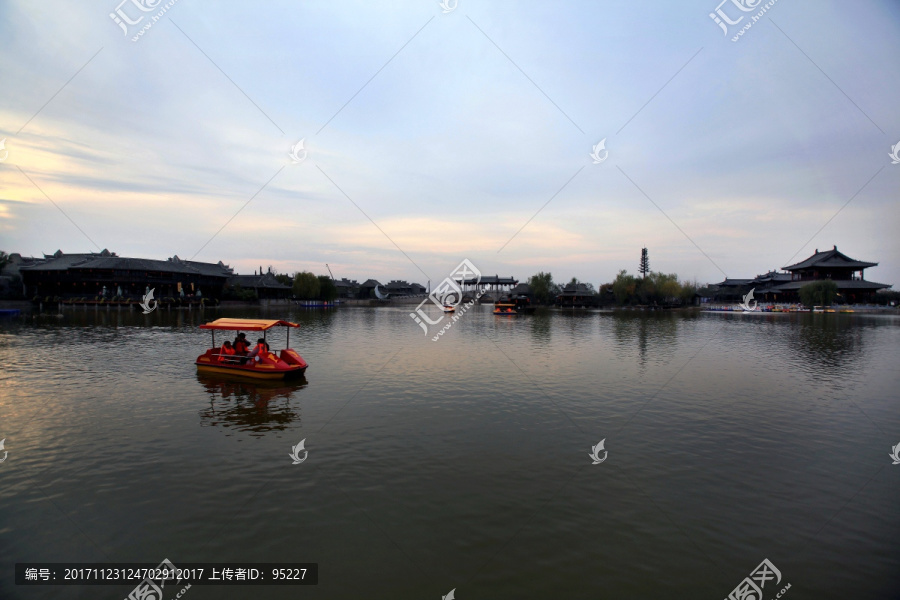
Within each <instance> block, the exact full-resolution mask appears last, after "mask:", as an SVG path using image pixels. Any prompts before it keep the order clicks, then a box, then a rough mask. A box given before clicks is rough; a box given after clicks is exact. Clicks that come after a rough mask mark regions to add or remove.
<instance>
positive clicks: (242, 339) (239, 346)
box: [233, 333, 250, 356]
mask: <svg viewBox="0 0 900 600" xmlns="http://www.w3.org/2000/svg"><path fill="white" fill-rule="evenodd" d="M233 346H234V353H235V354H238V355H240V356H246V355H247V354H249V353H250V344H248V343H247V334H246V333H239V334H237V337H236V338H234V344H233Z"/></svg>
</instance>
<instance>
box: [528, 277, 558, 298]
mask: <svg viewBox="0 0 900 600" xmlns="http://www.w3.org/2000/svg"><path fill="white" fill-rule="evenodd" d="M528 285H529V286H531V291H532V292H533V293H534V299H535V300H536V301H537V303H538V304H552V303H553V302H554V301H555V300H556V296H557V295H558V294H559V286H558V285H556V284H555V283H553V275H551V274H550V273H544V272H543V271H541V272H540V273H538V274H537V275H532V276H531V277H529V278H528Z"/></svg>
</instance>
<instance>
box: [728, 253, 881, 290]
mask: <svg viewBox="0 0 900 600" xmlns="http://www.w3.org/2000/svg"><path fill="white" fill-rule="evenodd" d="M876 266H878V263H877V262H866V261H862V260H856V259H854V258H850V257H849V256H847V255H846V254H844V253H843V252H840V251H839V250H838V249H837V246H834V247H833V248H832V249H831V250H825V251H824V252H819V250H818V249H816V251H815V253H814V254H813V255H812V256H810V257H809V258H807V259H806V260H803V261H800V262H798V263H795V264H793V265H789V266H787V267H784V268H783V270H784V271H786V273H778V272H775V271H769V272H768V273H766V274H764V275H758V276H756V277H754V278H753V279H726V280H725V281H722V282H720V283H718V284H716V285H717V286H718V293H717V294H716V300H718V301H721V302H740V301H741V299H742V297H743V296H744V295H745V294H747V293H748V292H749V291H750V290H751V289H752V290H753V297H754V299H756V300H757V301H759V302H778V303H790V302H798V301H799V297H800V296H799V292H800V288H801V287H803V286H804V285H807V284H809V283H813V282H815V281H822V280H831V281H833V282H834V283H835V284H837V294H838V296H837V302H838V303H839V304H862V303H866V302H868V301H869V300H871V298H872V296H873V295H874V294H875V293H876V292H877V291H878V290H883V289H887V288H890V287H891V285H889V284H886V283H877V282H875V281H868V280H867V279H866V278H865V276H864V272H865V270H866V269H868V268H869V267H876Z"/></svg>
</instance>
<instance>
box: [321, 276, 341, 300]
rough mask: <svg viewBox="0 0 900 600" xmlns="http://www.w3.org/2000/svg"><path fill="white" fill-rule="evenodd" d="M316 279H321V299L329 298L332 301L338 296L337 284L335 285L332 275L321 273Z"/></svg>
mask: <svg viewBox="0 0 900 600" xmlns="http://www.w3.org/2000/svg"><path fill="white" fill-rule="evenodd" d="M316 279H318V280H319V299H320V300H327V301H328V302H331V301H332V300H334V299H335V298H337V297H338V289H337V286H336V285H334V281H332V279H331V277H329V276H328V275H319V276H318V277H317V278H316Z"/></svg>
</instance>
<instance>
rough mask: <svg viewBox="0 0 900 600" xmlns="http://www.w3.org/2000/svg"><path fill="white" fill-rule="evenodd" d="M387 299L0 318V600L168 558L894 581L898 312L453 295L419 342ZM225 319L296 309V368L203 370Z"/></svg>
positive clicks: (363, 590)
mask: <svg viewBox="0 0 900 600" xmlns="http://www.w3.org/2000/svg"><path fill="white" fill-rule="evenodd" d="M409 312H410V311H409V309H408V308H403V307H391V308H350V307H348V308H340V309H338V310H334V311H327V312H325V311H314V312H293V313H290V314H285V312H284V311H281V312H270V313H266V312H261V311H244V312H239V311H232V312H226V311H213V312H210V311H207V312H206V313H205V314H203V313H197V312H192V313H188V312H170V313H166V312H163V311H156V312H154V313H152V314H150V315H146V316H145V315H142V314H135V313H131V312H116V311H110V312H105V311H97V312H95V311H93V310H88V311H81V310H75V311H74V312H73V311H71V310H68V311H67V312H66V316H65V317H64V318H62V319H56V318H50V317H41V318H38V319H33V320H32V319H31V318H28V319H25V320H21V321H11V322H10V321H7V322H5V323H3V324H0V365H2V373H0V377H2V379H3V382H2V388H0V389H2V391H0V439H2V438H4V437H5V438H6V450H7V451H8V452H9V455H8V459H7V460H6V461H5V462H4V463H2V464H0V598H3V599H6V598H16V599H17V598H26V599H45V598H91V599H95V598H109V599H120V598H124V597H125V596H126V595H127V594H128V592H129V591H130V589H131V588H132V587H133V586H123V587H81V588H75V587H52V588H27V589H26V588H22V587H16V586H15V585H14V581H13V564H14V563H16V562H24V561H55V562H66V561H78V562H95V561H96V562H112V561H121V562H152V563H157V562H159V561H161V560H162V559H163V558H168V559H170V560H171V561H172V562H174V563H175V564H176V565H177V564H178V563H180V562H224V561H248V562H249V561H253V562H275V561H279V562H317V563H318V564H319V581H320V583H319V585H318V586H315V587H304V588H288V587H265V588H248V587H199V586H194V587H192V588H191V589H190V590H189V591H188V592H187V593H186V594H185V597H186V598H188V599H195V600H199V599H202V598H296V597H302V598H321V599H332V598H333V599H345V598H347V599H349V598H367V599H379V598H385V599H407V598H408V599H420V598H421V599H432V600H438V599H439V598H441V596H443V595H445V594H447V593H448V592H449V591H450V590H451V589H454V588H455V589H456V597H457V598H458V599H459V600H476V599H497V598H571V599H580V598H584V599H596V598H687V597H691V598H709V599H710V600H713V599H715V600H721V598H725V597H727V596H728V594H729V593H730V592H731V591H732V590H733V589H734V588H735V587H736V586H737V585H738V584H739V583H740V582H741V580H742V579H743V578H744V577H746V576H748V575H749V574H750V572H751V571H752V570H753V569H754V568H755V567H756V566H757V565H758V564H759V563H760V562H761V561H762V560H763V559H765V558H768V559H769V560H770V561H772V563H774V564H775V565H776V567H777V568H778V569H779V570H780V571H781V574H782V581H781V584H780V586H778V589H776V586H774V585H773V584H772V583H769V584H768V585H767V587H766V588H765V595H764V597H765V598H766V599H767V600H768V599H770V598H773V597H774V596H775V594H776V593H777V592H778V591H779V589H780V587H783V586H784V585H786V584H787V583H790V585H791V588H790V590H788V592H787V593H786V594H785V596H784V597H785V598H787V599H788V600H790V599H791V598H797V599H799V598H897V597H900V502H898V498H900V465H897V466H894V465H892V464H891V459H890V458H889V457H888V454H889V453H890V451H891V447H892V446H894V445H896V444H898V443H900V404H898V388H900V369H898V349H900V318H898V317H891V316H865V315H839V314H838V315H834V314H828V315H825V314H816V315H809V314H807V315H799V314H792V315H788V314H784V315H781V314H766V315H764V314H755V315H740V314H735V315H729V314H655V313H648V314H636V313H635V314H612V313H599V312H577V313H574V314H573V313H565V312H554V311H548V312H546V313H544V314H537V315H534V316H530V317H518V318H516V317H512V318H510V317H503V318H500V317H494V316H493V315H492V314H491V313H490V311H489V307H476V308H474V309H472V310H470V311H469V312H468V313H466V314H465V315H463V316H462V317H461V318H460V320H459V321H458V322H456V323H455V324H454V325H453V327H452V328H451V329H450V330H449V331H448V332H447V333H446V334H445V335H444V336H443V337H441V338H440V339H439V340H438V341H437V342H432V341H431V339H430V336H429V337H426V336H425V335H424V334H423V333H422V331H421V330H420V329H419V328H418V327H417V326H416V325H415V323H414V322H413V321H412V319H410V318H409V316H408V315H409ZM221 316H245V317H265V316H271V317H279V318H280V317H288V318H291V319H292V320H295V321H297V322H299V323H301V329H300V330H294V333H293V335H291V345H292V346H293V347H294V348H296V349H297V350H298V351H299V352H300V353H301V354H302V355H303V356H304V358H306V359H307V360H308V361H309V363H310V367H309V370H308V372H307V374H306V378H305V379H304V380H301V381H298V382H296V383H294V384H290V385H284V384H276V385H274V386H266V385H263V384H259V383H256V384H254V383H245V382H240V381H233V380H232V381H229V380H223V379H221V378H214V377H201V376H198V374H197V373H196V370H195V367H194V364H193V361H194V359H195V358H196V356H197V355H198V354H200V353H201V352H202V351H203V349H204V348H206V346H207V344H208V340H209V334H208V333H206V332H201V331H199V330H198V329H197V325H198V324H200V323H203V322H206V321H209V320H212V319H214V318H218V317H221ZM436 316H437V315H435V317H436ZM282 335H283V334H281V333H276V334H274V335H273V336H270V340H273V339H274V343H273V346H274V347H279V348H280V347H282V344H283V338H282V337H280V336H282ZM221 339H222V338H219V340H220V343H221ZM302 439H305V440H306V448H307V450H308V451H309V458H308V459H307V460H306V462H304V463H302V464H300V465H292V461H291V459H290V457H289V456H288V454H289V453H290V451H291V447H292V446H293V445H295V444H297V443H298V442H299V441H300V440H302ZM602 439H605V440H606V442H605V447H606V450H607V451H608V458H607V460H605V461H604V462H602V463H601V464H597V465H594V464H592V460H591V458H590V457H589V454H590V452H591V447H592V446H594V445H596V444H597V443H598V442H599V441H600V440H602Z"/></svg>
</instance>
